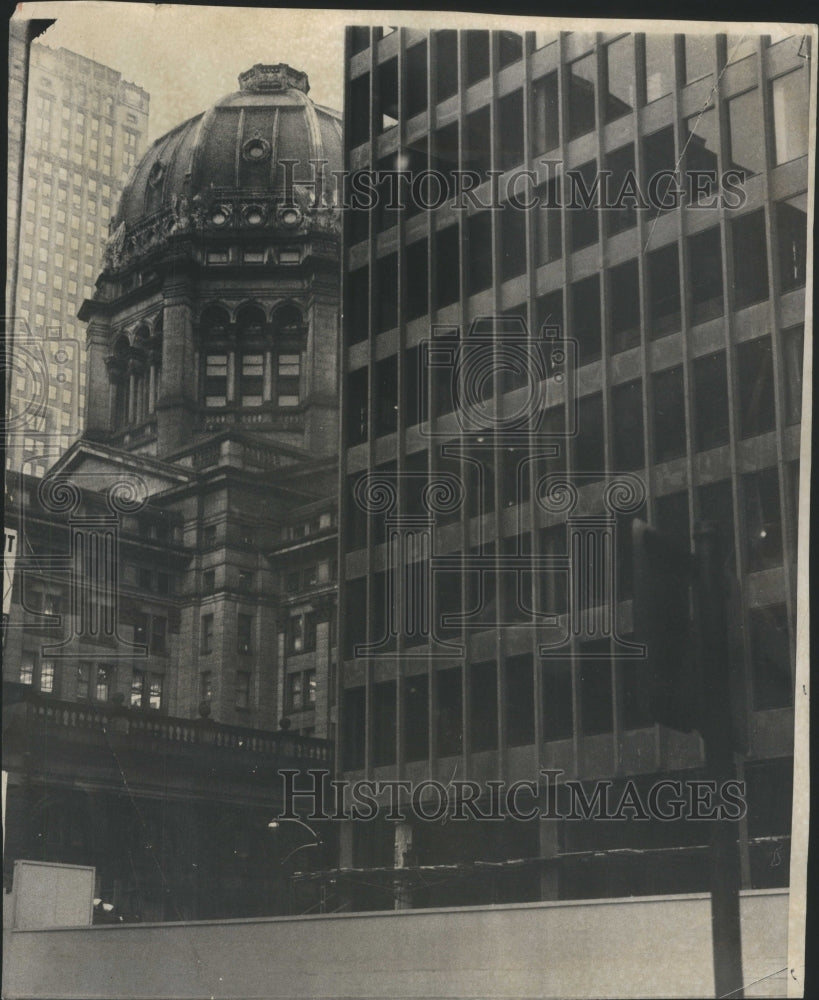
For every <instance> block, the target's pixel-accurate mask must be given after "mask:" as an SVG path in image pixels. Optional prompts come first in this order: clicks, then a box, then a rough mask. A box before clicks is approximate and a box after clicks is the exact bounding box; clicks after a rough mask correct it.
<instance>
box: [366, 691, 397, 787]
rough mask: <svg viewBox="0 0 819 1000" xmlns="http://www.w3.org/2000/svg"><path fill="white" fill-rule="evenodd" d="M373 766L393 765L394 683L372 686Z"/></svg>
mask: <svg viewBox="0 0 819 1000" xmlns="http://www.w3.org/2000/svg"><path fill="white" fill-rule="evenodd" d="M372 703H373V710H372V715H371V718H370V723H371V725H372V728H373V764H374V765H375V766H376V767H380V766H382V765H384V764H394V763H395V719H396V715H395V681H384V682H383V683H381V684H373V688H372Z"/></svg>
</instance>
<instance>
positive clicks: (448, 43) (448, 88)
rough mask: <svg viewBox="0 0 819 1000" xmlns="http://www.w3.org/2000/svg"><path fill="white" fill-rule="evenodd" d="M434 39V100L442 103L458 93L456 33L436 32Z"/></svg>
mask: <svg viewBox="0 0 819 1000" xmlns="http://www.w3.org/2000/svg"><path fill="white" fill-rule="evenodd" d="M434 38H435V47H436V49H437V56H438V57H437V59H436V60H435V72H436V76H437V92H436V95H435V99H436V100H437V101H443V100H445V99H446V98H447V97H452V95H453V94H457V92H458V32H457V31H453V30H451V29H447V30H444V31H437V32H436V33H435V36H434Z"/></svg>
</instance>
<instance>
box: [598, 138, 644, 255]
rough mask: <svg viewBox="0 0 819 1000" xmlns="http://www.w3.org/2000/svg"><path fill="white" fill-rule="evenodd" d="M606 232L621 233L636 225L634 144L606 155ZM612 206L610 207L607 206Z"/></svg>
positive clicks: (609, 233)
mask: <svg viewBox="0 0 819 1000" xmlns="http://www.w3.org/2000/svg"><path fill="white" fill-rule="evenodd" d="M606 170H609V171H611V176H610V177H607V178H606V181H605V183H606V201H605V203H606V211H605V219H606V232H607V233H608V235H609V236H614V235H616V234H617V233H622V232H623V231H624V230H625V229H630V228H631V227H632V226H636V225H637V210H636V205H637V201H638V195H637V194H636V193H635V192H636V190H637V180H636V169H635V164H634V146H633V145H631V144H629V145H628V146H622V147H621V148H620V149H615V150H613V152H611V153H608V154H607V155H606ZM609 206H612V207H609Z"/></svg>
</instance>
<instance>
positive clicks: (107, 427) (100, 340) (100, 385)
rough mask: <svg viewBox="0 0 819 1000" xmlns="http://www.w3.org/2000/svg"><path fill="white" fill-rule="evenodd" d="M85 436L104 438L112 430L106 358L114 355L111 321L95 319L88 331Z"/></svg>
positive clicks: (89, 325)
mask: <svg viewBox="0 0 819 1000" xmlns="http://www.w3.org/2000/svg"><path fill="white" fill-rule="evenodd" d="M85 351H86V360H85V364H86V377H87V382H86V392H85V437H88V438H101V437H105V436H106V435H107V434H109V433H110V431H111V419H112V413H111V398H112V387H111V382H110V380H109V377H108V369H107V367H106V364H105V359H106V358H107V357H108V355H109V354H110V353H111V330H110V327H109V325H108V321H107V319H105V318H104V317H102V316H95V317H94V318H93V319H92V320H91V321H90V322H89V324H88V330H87V332H86V346H85Z"/></svg>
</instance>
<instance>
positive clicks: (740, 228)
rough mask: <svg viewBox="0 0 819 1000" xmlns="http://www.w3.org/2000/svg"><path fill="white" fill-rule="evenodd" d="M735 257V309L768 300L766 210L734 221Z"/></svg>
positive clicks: (750, 213) (732, 229) (751, 213)
mask: <svg viewBox="0 0 819 1000" xmlns="http://www.w3.org/2000/svg"><path fill="white" fill-rule="evenodd" d="M731 231H732V235H733V253H734V305H735V307H736V308H737V309H742V308H743V307H744V306H748V305H751V304H752V303H754V302H761V301H762V300H764V299H767V298H768V254H767V241H766V239H765V210H764V209H762V208H760V209H758V210H757V211H756V212H749V213H748V215H743V216H742V217H741V218H739V219H733V220H732V221H731Z"/></svg>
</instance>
